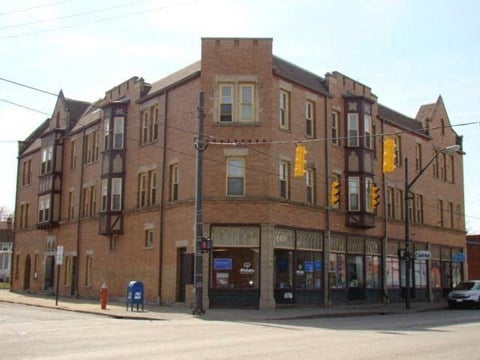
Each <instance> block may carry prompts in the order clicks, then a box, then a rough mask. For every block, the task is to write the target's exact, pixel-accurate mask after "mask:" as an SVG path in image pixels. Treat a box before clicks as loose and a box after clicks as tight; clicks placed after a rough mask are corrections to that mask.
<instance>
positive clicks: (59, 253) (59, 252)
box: [55, 245, 63, 306]
mask: <svg viewBox="0 0 480 360" xmlns="http://www.w3.org/2000/svg"><path fill="white" fill-rule="evenodd" d="M55 262H56V264H57V291H55V306H57V305H58V288H59V285H60V265H62V264H63V246H61V245H58V246H57V254H56V256H55Z"/></svg>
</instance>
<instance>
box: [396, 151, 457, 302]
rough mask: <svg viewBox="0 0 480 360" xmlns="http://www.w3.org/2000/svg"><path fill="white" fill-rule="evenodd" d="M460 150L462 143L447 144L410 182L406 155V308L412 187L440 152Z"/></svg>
mask: <svg viewBox="0 0 480 360" xmlns="http://www.w3.org/2000/svg"><path fill="white" fill-rule="evenodd" d="M458 150H460V145H450V146H445V147H442V148H440V149H438V150H437V151H435V154H434V155H433V157H432V158H431V159H430V161H429V162H428V163H427V164H426V165H425V166H424V167H423V168H422V169H421V170H420V171H419V172H418V174H417V175H416V176H415V177H414V178H413V179H412V180H411V181H410V182H408V158H406V157H405V163H404V166H405V190H404V191H405V193H404V196H405V198H404V200H405V203H404V209H405V210H404V212H405V252H404V257H405V308H406V309H410V273H411V258H412V254H411V252H410V214H409V208H410V207H409V205H410V189H411V188H412V186H413V184H415V182H416V181H417V180H418V178H419V177H420V176H422V175H423V173H424V172H425V170H427V168H428V167H429V166H430V165H431V164H432V163H433V161H434V160H435V159H436V158H437V156H438V155H439V154H440V153H444V154H451V153H454V152H456V151H458Z"/></svg>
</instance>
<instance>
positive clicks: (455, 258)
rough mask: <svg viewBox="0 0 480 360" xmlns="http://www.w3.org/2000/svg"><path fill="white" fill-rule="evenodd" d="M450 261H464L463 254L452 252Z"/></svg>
mask: <svg viewBox="0 0 480 360" xmlns="http://www.w3.org/2000/svg"><path fill="white" fill-rule="evenodd" d="M452 261H454V262H465V254H464V253H462V252H457V253H453V254H452Z"/></svg>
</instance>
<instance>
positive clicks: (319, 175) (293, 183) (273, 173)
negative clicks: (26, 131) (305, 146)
mask: <svg viewBox="0 0 480 360" xmlns="http://www.w3.org/2000/svg"><path fill="white" fill-rule="evenodd" d="M0 80H2V81H5V82H8V83H11V84H14V85H16V86H21V87H25V88H28V89H30V90H34V91H37V92H41V93H44V94H47V95H51V96H55V97H57V98H58V94H55V93H53V92H50V91H46V90H43V89H40V88H37V87H34V86H30V85H26V84H23V83H20V82H17V81H13V80H10V79H6V78H3V77H0ZM65 99H67V100H73V99H69V98H65ZM0 100H2V101H5V102H7V103H10V104H12V105H15V106H20V107H23V108H26V109H28V110H31V111H37V112H39V113H42V114H46V115H49V114H47V113H45V112H42V111H39V110H36V109H33V108H30V107H27V106H23V105H21V104H17V103H14V102H10V101H8V100H4V99H0ZM74 101H76V100H74ZM89 105H90V106H91V107H93V108H98V109H102V108H101V107H100V106H96V105H95V104H89ZM129 116H130V118H132V119H134V120H140V121H142V119H141V118H140V117H136V116H133V115H129ZM472 124H478V122H470V123H463V124H456V125H449V127H454V126H466V125H472ZM158 125H159V126H165V127H167V128H171V129H174V130H178V131H181V132H184V133H186V134H189V135H194V136H196V135H197V132H195V131H189V130H186V129H183V128H179V127H174V126H171V125H166V124H162V123H160V122H159V123H158ZM444 127H447V126H439V127H433V128H430V130H439V129H442V128H444ZM97 131H98V132H99V133H100V134H101V133H102V132H103V130H101V129H99V130H97ZM411 132H412V131H411V130H402V131H397V132H394V133H392V132H387V133H379V134H372V135H369V136H371V137H372V138H375V137H379V136H390V135H392V134H401V133H411ZM206 137H207V138H208V136H206ZM213 139H215V137H213ZM339 139H341V140H345V139H348V137H339ZM125 140H126V141H129V142H135V144H137V145H138V144H140V139H137V138H129V137H125ZM331 140H332V138H317V139H307V140H288V141H283V140H281V141H275V140H272V141H255V142H245V141H243V142H242V141H235V142H218V141H217V140H214V141H212V142H211V144H213V145H229V146H248V145H260V144H262V145H270V144H290V145H295V144H298V143H302V142H318V141H331ZM0 142H5V141H0ZM144 145H146V146H153V147H158V148H163V147H162V146H161V145H158V144H156V143H148V144H144ZM166 149H168V150H170V151H172V152H174V153H178V154H181V155H185V156H188V157H192V158H195V157H196V154H195V153H188V152H184V151H181V150H178V149H174V148H171V147H168V146H167V147H166ZM252 149H253V150H254V151H257V149H256V146H254V147H253V148H252ZM258 153H259V154H260V155H263V156H267V157H270V158H273V156H272V155H271V154H269V153H265V152H261V151H258ZM204 159H205V160H206V161H208V162H211V163H214V164H219V165H222V166H224V165H225V162H224V161H220V160H216V159H214V158H211V157H208V156H207V157H204ZM82 161H83V160H82ZM240 167H241V168H243V169H244V170H245V171H252V172H255V173H260V174H263V175H268V176H275V177H278V176H279V172H277V171H275V170H273V169H272V171H266V170H265V168H261V169H260V168H255V167H251V166H240ZM272 168H274V167H272ZM313 170H314V176H315V178H316V179H317V178H322V179H324V178H325V176H326V174H324V173H323V172H320V171H318V170H317V169H316V168H314V169H313ZM293 179H295V180H301V181H302V182H305V178H303V177H302V178H295V177H293ZM340 181H341V183H342V185H344V186H346V184H347V180H346V179H340ZM327 182H328V181H327ZM377 183H380V184H382V182H377ZM387 183H388V182H387ZM316 184H317V185H320V186H327V183H324V182H323V181H322V182H321V183H320V184H319V183H318V181H316ZM289 185H290V189H291V190H294V189H295V188H294V187H296V186H300V182H299V181H289ZM383 185H384V186H385V185H386V184H383ZM301 186H302V188H301V189H302V190H303V189H304V185H301ZM297 190H298V189H297ZM312 205H315V204H312ZM385 206H386V204H385ZM423 206H424V207H427V208H428V207H430V208H432V209H434V208H436V204H435V206H434V205H429V204H428V203H424V204H423ZM463 216H464V217H467V216H466V215H465V213H464V214H463Z"/></svg>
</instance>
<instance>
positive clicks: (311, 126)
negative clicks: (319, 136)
mask: <svg viewBox="0 0 480 360" xmlns="http://www.w3.org/2000/svg"><path fill="white" fill-rule="evenodd" d="M314 134H315V102H313V101H311V100H307V101H306V102H305V135H306V136H307V137H313V136H314Z"/></svg>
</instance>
